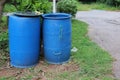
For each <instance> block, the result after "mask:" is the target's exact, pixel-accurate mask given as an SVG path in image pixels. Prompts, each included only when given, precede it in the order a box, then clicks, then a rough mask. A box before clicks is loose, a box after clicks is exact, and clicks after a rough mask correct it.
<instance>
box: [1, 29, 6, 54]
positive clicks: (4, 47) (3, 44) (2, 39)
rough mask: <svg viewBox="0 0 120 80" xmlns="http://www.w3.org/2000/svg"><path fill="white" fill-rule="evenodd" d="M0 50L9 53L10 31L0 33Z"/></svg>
mask: <svg viewBox="0 0 120 80" xmlns="http://www.w3.org/2000/svg"><path fill="white" fill-rule="evenodd" d="M0 50H2V51H4V52H8V31H0Z"/></svg>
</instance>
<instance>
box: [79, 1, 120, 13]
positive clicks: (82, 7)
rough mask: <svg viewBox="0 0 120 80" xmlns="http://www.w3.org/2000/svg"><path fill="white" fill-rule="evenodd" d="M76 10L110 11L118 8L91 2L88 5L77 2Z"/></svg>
mask: <svg viewBox="0 0 120 80" xmlns="http://www.w3.org/2000/svg"><path fill="white" fill-rule="evenodd" d="M77 8H78V10H79V11H85V10H93V9H99V10H111V11H115V10H119V7H114V6H110V5H106V4H104V3H99V2H93V3H89V4H88V3H84V4H83V3H82V2H79V4H77Z"/></svg>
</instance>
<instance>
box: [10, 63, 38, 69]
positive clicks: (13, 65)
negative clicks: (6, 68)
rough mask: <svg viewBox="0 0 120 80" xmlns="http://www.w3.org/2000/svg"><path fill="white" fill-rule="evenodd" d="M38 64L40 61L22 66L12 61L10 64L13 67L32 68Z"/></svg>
mask: <svg viewBox="0 0 120 80" xmlns="http://www.w3.org/2000/svg"><path fill="white" fill-rule="evenodd" d="M37 64H38V63H36V64H33V65H29V66H20V65H15V64H12V63H10V65H11V66H12V67H16V68H31V67H34V66H36V65H37Z"/></svg>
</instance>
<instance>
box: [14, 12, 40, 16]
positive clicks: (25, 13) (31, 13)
mask: <svg viewBox="0 0 120 80" xmlns="http://www.w3.org/2000/svg"><path fill="white" fill-rule="evenodd" d="M13 14H14V15H16V16H23V17H30V16H31V17H37V16H40V15H41V14H36V13H35V12H14V13H13Z"/></svg>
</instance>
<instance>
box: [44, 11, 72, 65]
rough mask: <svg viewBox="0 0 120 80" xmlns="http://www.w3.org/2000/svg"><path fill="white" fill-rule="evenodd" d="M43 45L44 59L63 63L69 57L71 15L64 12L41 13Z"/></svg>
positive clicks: (54, 62)
mask: <svg viewBox="0 0 120 80" xmlns="http://www.w3.org/2000/svg"><path fill="white" fill-rule="evenodd" d="M43 46H44V54H45V60H46V61H47V62H48V63H51V64H63V63H65V62H68V61H69V59H70V52H71V15H69V14H65V13H55V14H44V15H43Z"/></svg>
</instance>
